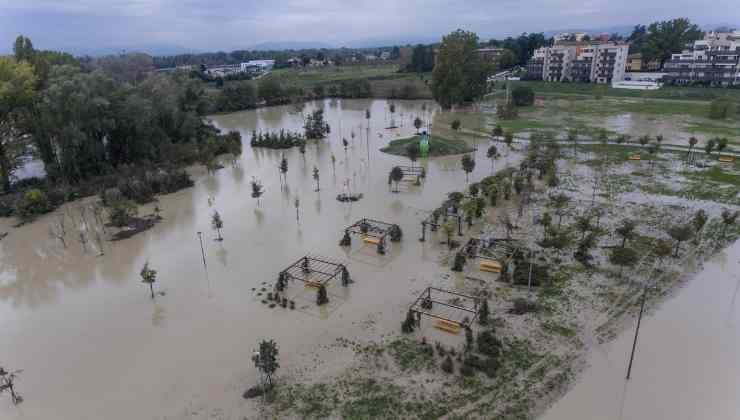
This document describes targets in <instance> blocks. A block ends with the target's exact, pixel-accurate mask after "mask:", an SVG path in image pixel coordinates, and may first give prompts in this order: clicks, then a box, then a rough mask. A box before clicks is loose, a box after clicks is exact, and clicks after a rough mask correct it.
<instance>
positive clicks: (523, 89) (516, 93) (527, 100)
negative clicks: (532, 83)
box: [511, 86, 534, 106]
mask: <svg viewBox="0 0 740 420" xmlns="http://www.w3.org/2000/svg"><path fill="white" fill-rule="evenodd" d="M511 99H512V101H513V102H514V105H516V106H528V105H532V104H534V91H533V90H532V88H530V87H529V86H517V87H515V88H514V90H512V91H511Z"/></svg>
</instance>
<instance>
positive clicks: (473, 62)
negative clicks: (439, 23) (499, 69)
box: [432, 29, 488, 108]
mask: <svg viewBox="0 0 740 420" xmlns="http://www.w3.org/2000/svg"><path fill="white" fill-rule="evenodd" d="M477 49H478V36H477V35H476V34H475V33H473V32H466V31H463V30H459V29H458V30H457V31H455V32H452V33H451V34H449V35H447V36H445V37H444V38H442V44H441V45H440V46H439V52H438V54H437V62H436V65H435V66H434V71H433V72H432V94H433V95H434V99H436V100H437V102H439V104H440V105H442V107H443V108H450V107H451V106H452V105H456V104H461V103H463V102H466V101H472V100H475V99H477V98H479V97H480V96H482V95H483V94H484V93H485V85H486V77H487V67H488V66H487V65H485V64H484V63H483V61H482V60H481V58H480V56H479V55H478V53H477V52H476V50H477Z"/></svg>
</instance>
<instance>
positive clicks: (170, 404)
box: [0, 101, 513, 420]
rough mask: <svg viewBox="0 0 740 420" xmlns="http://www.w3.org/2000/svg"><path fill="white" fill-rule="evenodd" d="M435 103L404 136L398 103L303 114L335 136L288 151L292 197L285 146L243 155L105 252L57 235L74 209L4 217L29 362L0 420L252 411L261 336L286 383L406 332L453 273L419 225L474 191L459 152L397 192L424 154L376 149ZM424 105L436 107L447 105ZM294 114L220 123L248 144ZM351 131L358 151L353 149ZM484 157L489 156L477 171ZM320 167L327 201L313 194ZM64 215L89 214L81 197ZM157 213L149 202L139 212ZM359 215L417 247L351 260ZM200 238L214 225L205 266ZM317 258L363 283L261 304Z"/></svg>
mask: <svg viewBox="0 0 740 420" xmlns="http://www.w3.org/2000/svg"><path fill="white" fill-rule="evenodd" d="M422 103H423V102H402V101H397V102H396V115H395V118H396V119H397V121H398V122H397V125H399V126H400V125H401V121H400V120H401V119H403V120H404V121H403V126H402V127H400V128H399V129H395V130H385V129H384V127H386V126H387V125H388V122H389V121H390V114H389V113H388V112H387V110H388V106H387V103H386V102H385V101H341V102H340V101H338V102H331V101H326V102H323V103H319V104H309V105H308V106H307V108H306V110H304V111H306V112H307V111H309V110H310V109H312V107H314V106H323V107H324V109H325V110H326V117H327V119H328V121H329V123H330V124H331V127H332V133H331V136H330V138H329V139H328V140H326V141H321V142H319V143H318V144H317V145H313V144H309V146H308V147H307V152H306V156H305V159H304V158H303V157H302V156H301V155H300V154H299V152H298V149H297V148H296V149H291V150H287V151H284V153H285V155H286V157H287V158H288V161H289V171H288V175H287V185H288V186H287V188H286V189H284V190H282V191H281V187H280V182H279V176H278V174H279V173H278V169H277V168H278V163H279V160H280V156H281V154H282V153H283V151H274V150H266V149H258V150H252V149H251V148H250V147H249V146H246V147H245V148H244V153H243V155H242V156H241V158H240V159H239V160H238V166H236V167H231V165H230V164H227V165H226V168H224V169H222V170H220V171H218V172H216V174H215V175H207V174H205V171H204V170H202V169H194V171H193V173H194V179H195V181H196V183H195V187H194V188H190V189H187V190H183V191H180V192H178V193H175V194H171V195H167V196H163V197H161V198H160V207H161V208H162V216H163V217H164V220H163V221H162V222H161V223H159V224H157V225H156V226H155V227H154V228H153V229H151V230H150V231H147V232H145V233H142V234H139V235H136V236H134V237H132V238H130V239H127V240H124V241H118V242H108V241H105V242H104V249H103V250H104V252H105V255H104V256H97V255H98V250H97V249H96V245H95V243H94V242H93V241H91V243H88V244H87V247H88V251H87V252H86V253H83V252H82V246H81V244H80V242H79V241H78V240H77V239H76V238H77V236H78V234H77V231H76V229H73V228H72V226H71V223H72V222H71V221H70V219H69V217H68V218H67V224H68V227H67V229H68V233H67V239H66V241H67V244H68V248H66V249H65V248H64V247H63V246H62V244H61V242H60V241H59V240H57V239H54V238H53V237H52V236H51V235H50V234H49V225H50V223H52V222H53V221H55V220H56V219H57V217H58V215H59V214H61V210H60V211H57V212H55V213H53V214H51V215H47V216H45V217H42V218H40V219H39V220H38V221H36V222H34V223H32V224H28V225H24V226H21V227H18V228H14V227H13V225H14V224H15V221H14V220H3V221H2V223H3V225H2V229H0V230H2V231H7V232H9V235H8V236H7V237H6V238H5V239H3V240H2V242H0V263H1V264H2V265H1V268H2V273H1V274H0V331H2V334H0V349H2V356H1V357H2V364H3V366H5V367H7V368H12V369H23V372H22V373H21V374H20V377H19V379H18V381H17V388H18V390H19V392H20V393H21V394H22V395H23V396H24V397H25V402H24V403H23V404H21V405H20V406H18V407H13V406H12V404H10V400H9V398H6V396H5V395H2V397H1V399H0V418H3V419H20V418H24V419H29V418H33V419H52V418H53V419H74V420H78V419H99V418H106V419H126V420H128V419H132V418H137V419H145V418H172V419H174V418H241V416H243V415H248V414H249V413H250V412H252V413H253V409H254V404H253V403H251V402H246V401H245V400H243V399H242V397H241V394H242V393H243V392H244V390H245V389H246V388H248V387H250V386H252V385H254V384H255V383H256V381H257V374H256V371H255V369H254V367H253V366H252V362H251V360H250V357H251V353H252V350H253V349H254V348H255V346H256V344H257V343H258V341H259V340H261V339H265V338H272V339H275V340H276V341H277V343H278V344H279V346H280V362H281V369H280V375H279V376H280V378H283V377H286V378H287V377H289V376H290V375H291V372H294V371H297V370H299V369H303V368H306V367H312V366H316V363H315V362H314V360H313V354H314V352H316V351H317V350H319V346H320V345H325V344H331V343H334V342H335V340H336V339H337V338H340V337H341V338H348V339H353V338H363V339H365V338H371V339H379V338H380V336H381V335H382V334H384V333H387V332H389V331H396V330H397V329H398V323H399V319H400V318H401V316H402V314H403V313H404V312H405V308H406V307H407V305H408V304H409V303H410V302H411V299H412V296H416V295H417V294H418V292H419V291H420V290H421V289H422V288H424V287H425V286H426V285H427V284H428V283H430V282H432V281H433V280H434V279H435V278H437V277H438V276H439V275H440V273H441V272H446V270H444V271H443V270H440V267H439V265H438V262H437V260H436V255H437V254H436V252H434V250H435V248H436V245H435V244H433V243H430V242H428V243H426V244H425V245H424V246H421V245H420V244H419V242H418V235H419V232H420V225H419V221H420V219H421V218H422V217H423V216H425V211H426V210H431V209H432V208H434V207H436V206H437V205H438V204H439V202H440V199H441V197H442V196H443V195H444V194H445V193H447V192H449V191H452V190H455V189H459V188H460V187H461V186H463V185H464V184H465V174H464V172H463V171H462V170H460V169H459V157H450V158H442V159H436V160H434V161H432V162H423V163H422V164H423V165H425V167H426V169H427V173H428V179H429V181H428V182H426V183H425V184H424V185H423V186H421V187H410V186H403V185H402V187H401V190H402V192H401V193H398V194H393V193H390V192H389V188H388V184H387V179H388V178H387V177H388V172H389V170H390V168H391V167H392V166H393V165H395V164H408V163H409V162H408V160H405V159H403V158H400V157H394V156H390V155H385V154H381V153H380V152H378V149H379V148H380V147H382V146H385V145H386V143H387V141H388V140H389V139H390V138H395V137H397V136H403V135H410V134H412V133H413V132H414V128H413V126H412V124H411V123H410V118H413V117H411V116H412V115H413V116H416V115H417V113H418V114H420V115H422V114H423V113H422V111H421V107H422ZM427 106H428V107H429V109H430V111H427V115H431V108H432V103H427ZM367 108H370V109H371V113H372V118H371V120H370V125H371V127H370V143H369V146H368V145H367V143H366V139H365V134H366V130H365V127H366V124H367V121H366V120H365V110H366V109H367ZM292 112H293V109H292V107H285V108H270V109H260V110H257V111H249V112H243V113H236V114H230V115H223V116H217V117H213V121H214V123H216V124H217V125H218V126H219V127H221V128H225V129H239V130H240V131H241V132H242V135H243V136H244V138H245V139H246V140H248V139H249V136H250V134H251V131H252V129H258V130H259V129H261V128H262V129H268V128H270V129H272V128H275V129H277V128H281V127H282V128H296V129H297V128H298V127H299V126H300V125H301V124H302V120H301V117H300V115H299V114H296V113H292ZM401 114H403V117H402V116H401ZM386 115H387V117H386ZM340 117H341V118H340ZM340 127H341V130H340ZM351 130H354V131H355V135H356V137H355V139H354V140H352V139H351ZM380 135H382V138H381V137H380ZM341 137H346V138H347V139H348V141H350V143H351V146H350V147H349V148H348V150H347V152H346V153H345V151H344V149H343V148H342V146H341ZM332 153H333V154H334V155H335V156H336V159H337V160H336V170H335V174H334V171H333V169H332V164H331V155H332ZM484 153H485V152H484V151H482V150H481V151H479V152H478V159H479V160H480V162H483V161H484ZM368 154H369V159H368ZM512 158H513V156H512ZM505 162H506V158H503V159H501V160H499V161H498V162H497V165H505ZM314 165H316V166H317V167H318V168H319V170H320V186H321V191H320V192H315V191H314V189H315V187H316V185H315V182H314V180H313V179H312V177H311V174H312V168H313V166H314ZM489 172H490V166H489V165H484V164H480V165H479V166H478V167H477V169H476V171H475V173H474V174H472V175H471V176H472V177H474V178H481V177H482V176H484V175H486V174H488V173H489ZM252 177H257V178H259V179H260V180H261V182H262V183H263V184H264V187H265V194H264V196H263V197H262V198H261V200H260V206H259V207H258V205H257V201H256V200H255V199H253V198H252V197H251V187H250V183H249V182H250V180H251V179H252ZM347 181H349V185H350V188H351V190H352V191H356V192H361V193H363V194H364V198H363V199H362V200H361V201H359V202H357V203H354V204H351V205H348V204H341V203H339V202H337V201H336V200H335V196H336V195H337V193H339V192H341V191H343V187H342V184H343V183H344V182H347ZM209 197H212V198H213V205H209V202H208V198H209ZM295 197H298V198H299V200H300V207H299V213H300V222H296V211H295V207H294V198H295ZM214 210H218V211H219V213H220V214H221V215H222V217H223V220H224V224H225V227H224V230H223V234H224V238H225V239H224V241H223V242H222V243H218V242H214V241H213V238H215V236H216V233H215V232H214V231H212V229H211V228H210V216H211V214H212V213H213V211H214ZM66 211H67V212H68V213H69V214H72V216H73V217H74V218H75V220H76V221H77V222H79V220H80V217H79V213H78V209H77V203H75V204H73V205H71V206H70V207H69V208H67V209H66ZM151 212H152V208H151V207H145V208H142V209H141V211H140V213H141V214H149V213H151ZM362 217H373V218H378V219H382V220H387V221H389V222H393V223H397V224H399V225H400V226H401V227H402V229H403V231H404V233H405V236H404V240H403V241H402V242H401V243H400V244H393V246H392V247H391V249H390V251H389V253H388V255H387V256H385V257H379V256H377V254H376V253H375V251H374V249H373V248H369V247H361V246H360V244H359V241H357V240H355V242H354V246H353V247H352V249H351V251H349V252H346V251H345V250H343V249H342V248H340V247H339V246H338V245H337V243H338V241H339V239H340V238H341V232H342V231H343V229H344V228H345V227H346V226H347V225H350V224H352V223H354V222H355V221H356V220H357V219H360V218H362ZM88 218H89V215H88ZM198 231H202V232H204V247H205V253H206V261H207V267H208V268H207V270H205V269H204V267H203V263H202V261H201V251H200V245H199V243H198V237H197V235H196V232H198ZM307 253H312V254H318V255H324V256H327V257H331V258H334V259H336V260H340V261H343V262H345V263H347V264H348V267H349V270H350V272H351V274H352V277H353V278H354V280H355V283H354V284H353V285H352V286H351V287H349V288H347V289H344V288H342V287H341V286H338V285H333V286H332V287H330V289H329V292H330V294H331V301H332V304H331V305H330V309H329V310H328V311H320V312H319V311H317V310H316V309H315V305H314V304H313V299H314V292H313V291H310V292H309V291H306V290H304V289H303V287H302V286H300V285H297V284H296V285H291V288H290V295H291V296H294V297H295V300H296V304H297V309H296V310H295V311H289V310H284V309H282V308H280V309H269V308H267V306H266V305H263V304H262V303H260V300H261V299H262V298H263V297H257V296H256V292H258V291H259V290H260V288H261V287H263V286H266V287H271V285H272V284H273V283H274V281H275V279H276V276H277V273H278V272H279V271H280V270H282V269H283V268H285V267H286V266H288V265H289V264H291V263H292V262H294V261H295V260H297V259H298V258H299V257H301V256H303V255H305V254H307ZM147 260H148V261H149V262H150V264H151V266H152V268H154V269H156V270H157V271H158V282H157V284H156V285H155V288H156V290H158V291H161V292H164V294H165V295H164V296H158V297H157V298H156V300H154V301H152V300H151V299H150V298H149V291H148V289H147V287H146V285H144V284H142V283H141V280H140V277H139V271H140V269H141V267H142V265H143V264H144V262H145V261H147ZM263 282H267V283H268V284H267V285H265V284H263ZM255 289H256V290H255ZM352 357H353V355H352V354H351V353H346V354H345V357H344V359H342V358H335V359H332V360H331V361H330V362H331V363H323V364H321V365H318V368H319V370H320V371H322V372H329V371H332V370H336V369H340V368H341V367H342V366H343V365H344V364H346V363H347V362H349V361H350V360H351V359H352ZM324 362H326V361H324Z"/></svg>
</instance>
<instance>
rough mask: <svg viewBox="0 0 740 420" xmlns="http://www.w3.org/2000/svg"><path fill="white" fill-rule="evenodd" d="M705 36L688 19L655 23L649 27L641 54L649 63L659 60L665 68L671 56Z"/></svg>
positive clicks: (661, 66)
mask: <svg viewBox="0 0 740 420" xmlns="http://www.w3.org/2000/svg"><path fill="white" fill-rule="evenodd" d="M703 35H704V33H703V32H702V30H701V29H700V28H699V27H698V26H697V25H695V24H693V23H691V22H690V21H689V20H688V19H687V18H678V19H673V20H667V21H660V22H653V23H651V24H650V25H649V26H648V27H647V35H646V36H645V40H644V43H643V45H642V51H641V52H642V54H643V56H644V58H645V59H646V60H647V61H651V60H658V61H659V62H660V68H663V64H664V63H665V62H666V60H668V59H669V58H671V54H673V53H678V52H681V50H682V49H684V48H685V47H686V45H688V44H690V43H692V42H693V41H696V40H697V39H701V37H702V36H703Z"/></svg>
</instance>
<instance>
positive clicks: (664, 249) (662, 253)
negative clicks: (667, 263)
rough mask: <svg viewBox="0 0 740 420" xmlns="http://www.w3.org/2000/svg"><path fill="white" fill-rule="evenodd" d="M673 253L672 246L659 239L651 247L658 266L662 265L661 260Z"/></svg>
mask: <svg viewBox="0 0 740 420" xmlns="http://www.w3.org/2000/svg"><path fill="white" fill-rule="evenodd" d="M672 252H673V246H672V245H671V243H670V242H669V241H666V240H663V239H659V240H658V241H656V242H655V246H654V247H653V254H655V256H656V257H657V258H658V261H659V262H660V264H661V265H662V264H663V259H664V258H665V257H668V256H670V255H671V253H672Z"/></svg>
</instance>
